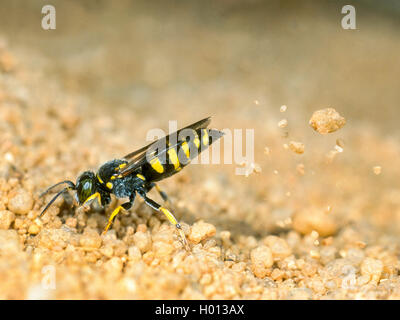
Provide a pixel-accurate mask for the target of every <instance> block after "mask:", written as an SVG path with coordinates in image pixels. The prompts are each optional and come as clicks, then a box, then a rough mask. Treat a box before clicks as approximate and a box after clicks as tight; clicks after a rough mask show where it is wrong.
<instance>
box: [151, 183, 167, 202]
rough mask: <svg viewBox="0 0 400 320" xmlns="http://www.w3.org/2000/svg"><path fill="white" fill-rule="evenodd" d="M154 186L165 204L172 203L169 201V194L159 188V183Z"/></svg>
mask: <svg viewBox="0 0 400 320" xmlns="http://www.w3.org/2000/svg"><path fill="white" fill-rule="evenodd" d="M154 186H155V188H156V190H157V192H158V193H159V194H160V196H161V198H163V200H164V201H165V202H170V201H169V199H168V196H167V194H166V193H165V192H164V191H162V189H161V188H160V186H159V185H158V184H157V183H154Z"/></svg>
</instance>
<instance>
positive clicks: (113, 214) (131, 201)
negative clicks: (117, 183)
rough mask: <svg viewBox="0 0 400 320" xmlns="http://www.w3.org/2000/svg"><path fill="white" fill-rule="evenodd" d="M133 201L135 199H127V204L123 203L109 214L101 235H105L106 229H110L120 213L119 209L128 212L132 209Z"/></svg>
mask: <svg viewBox="0 0 400 320" xmlns="http://www.w3.org/2000/svg"><path fill="white" fill-rule="evenodd" d="M134 200H135V197H134V196H133V197H131V198H130V199H129V201H128V202H125V203H123V204H121V205H120V206H118V207H116V208H115V209H114V211H113V212H112V213H111V215H110V217H109V218H108V223H107V225H106V227H105V228H104V230H103V232H102V235H105V234H106V233H107V231H108V229H109V228H110V227H111V225H112V223H113V220H114V218H115V216H116V215H117V214H118V213H119V212H120V211H121V209H124V210H129V209H130V208H131V207H132V204H133V201H134Z"/></svg>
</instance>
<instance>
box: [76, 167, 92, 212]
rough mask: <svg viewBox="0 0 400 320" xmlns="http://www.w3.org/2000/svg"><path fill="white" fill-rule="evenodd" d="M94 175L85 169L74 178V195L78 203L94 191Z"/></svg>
mask: <svg viewBox="0 0 400 320" xmlns="http://www.w3.org/2000/svg"><path fill="white" fill-rule="evenodd" d="M95 185H96V175H95V174H94V173H93V172H91V171H85V172H84V173H82V174H81V175H80V176H79V177H78V179H77V180H76V195H77V198H78V202H79V204H83V203H84V202H85V201H86V199H87V198H89V197H90V196H91V195H92V194H94V193H95Z"/></svg>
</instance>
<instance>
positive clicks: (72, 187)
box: [39, 180, 75, 198]
mask: <svg viewBox="0 0 400 320" xmlns="http://www.w3.org/2000/svg"><path fill="white" fill-rule="evenodd" d="M64 183H66V184H68V185H69V188H71V189H75V184H74V183H73V182H72V181H70V180H65V181H61V182H59V183H56V184H55V185H52V186H51V187H50V188H48V189H47V190H46V191H44V192H42V193H41V194H40V196H39V198H41V197H43V196H44V195H45V194H47V193H48V192H49V191H50V190H51V189H53V188H55V187H57V186H59V185H60V184H64Z"/></svg>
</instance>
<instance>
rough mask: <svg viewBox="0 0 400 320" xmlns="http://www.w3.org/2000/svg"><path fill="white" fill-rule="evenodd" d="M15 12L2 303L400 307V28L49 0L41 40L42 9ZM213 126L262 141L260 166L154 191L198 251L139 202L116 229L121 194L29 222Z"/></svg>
mask: <svg viewBox="0 0 400 320" xmlns="http://www.w3.org/2000/svg"><path fill="white" fill-rule="evenodd" d="M13 3H14V4H11V2H10V3H9V4H8V8H7V6H6V8H5V10H4V11H3V12H2V13H1V19H0V21H2V22H1V29H0V30H1V33H0V36H1V37H0V40H1V41H0V298H1V299H26V298H30V299H398V298H400V279H399V268H400V264H399V263H400V261H399V249H400V248H399V240H400V239H399V236H398V234H399V229H400V228H399V226H400V185H399V181H400V166H399V159H400V143H399V129H398V119H399V116H400V114H399V108H398V101H400V93H399V90H398V88H397V87H396V85H395V82H396V81H397V80H398V74H399V72H400V65H399V61H398V57H397V53H398V52H399V51H400V44H399V41H398V36H399V32H400V29H399V24H398V22H396V19H394V18H393V16H391V15H390V14H389V13H387V12H386V11H374V10H372V9H371V8H369V7H368V6H363V7H361V8H360V10H359V13H358V16H359V30H357V31H344V30H343V29H341V27H340V23H339V21H340V18H341V15H340V6H339V5H337V6H333V5H332V4H330V5H328V4H325V5H324V6H320V7H315V6H313V4H312V3H311V2H305V3H304V4H303V5H302V6H299V5H297V4H296V3H297V2H287V3H285V4H282V3H281V4H279V3H278V2H270V3H269V4H268V5H266V4H262V3H261V2H259V1H242V2H240V1H223V2H221V3H220V4H219V5H212V4H209V5H208V6H204V7H203V6H202V7H200V6H199V5H196V4H193V3H192V4H190V5H189V4H188V5H178V4H175V6H171V7H167V6H163V5H162V4H161V3H158V2H155V3H154V4H152V5H150V4H145V2H134V3H130V2H121V3H120V5H119V6H118V7H113V8H111V7H109V6H108V5H107V4H106V3H104V2H101V1H100V2H97V5H86V6H84V5H81V4H79V3H78V2H76V1H71V2H68V5H67V4H65V2H64V3H61V2H57V1H56V2H55V5H56V8H57V15H58V25H57V30H56V31H54V33H50V32H53V31H49V32H47V31H46V32H45V31H43V30H41V29H40V23H38V22H37V19H38V14H37V12H40V6H41V5H40V3H37V2H35V1H32V2H30V5H28V6H26V7H21V8H20V7H18V5H15V3H17V4H18V2H13ZM365 3H367V1H366V2H365ZM38 8H39V9H38ZM338 8H339V9H338ZM35 10H36V11H37V10H39V11H37V12H36V11H35ZM35 12H36V13H35ZM66 12H68V14H67V13H66ZM391 14H392V15H396V12H395V11H393V10H392V12H391ZM397 17H398V16H397ZM397 20H398V19H397ZM36 24H37V25H36ZM282 105H285V106H286V108H282V107H281V106H282ZM327 107H332V108H334V109H335V110H336V111H337V112H339V113H340V115H341V116H343V117H344V118H345V119H346V124H345V125H344V126H343V127H342V128H340V129H338V130H337V131H335V132H332V133H327V134H320V133H318V132H316V131H315V130H313V128H312V127H311V126H310V125H309V120H310V118H311V116H312V114H313V112H314V111H317V110H321V109H324V108H327ZM208 115H212V117H213V121H212V125H211V126H212V127H215V128H218V129H224V128H228V129H231V130H233V129H243V130H244V129H254V132H255V144H254V146H255V163H256V164H255V168H256V170H255V171H257V172H253V173H251V174H250V175H249V176H248V177H246V176H242V175H236V174H235V169H236V168H237V167H239V165H238V164H235V163H234V164H232V165H227V164H219V165H195V164H194V165H191V166H189V167H187V168H185V169H184V170H183V171H182V172H180V173H179V174H178V175H176V176H174V177H171V178H169V179H168V180H165V181H163V182H161V183H160V185H161V187H162V188H163V189H164V190H165V191H166V192H167V193H168V195H169V197H170V199H171V203H170V204H168V205H167V206H168V207H169V208H170V209H171V210H172V211H173V212H174V213H175V215H176V216H177V217H178V218H179V220H180V221H181V222H182V224H183V226H184V230H185V233H186V235H187V238H188V240H189V243H190V250H189V251H187V250H185V249H184V248H183V247H182V244H181V243H180V241H179V238H178V235H177V234H176V232H175V230H174V228H173V227H172V226H171V225H170V224H169V223H168V221H167V220H166V219H165V218H164V217H163V216H162V215H161V214H158V213H154V212H153V211H152V210H151V209H149V208H148V207H147V206H146V205H145V204H144V203H143V202H142V201H141V200H140V199H137V201H136V203H135V206H134V207H133V208H132V209H131V210H129V212H125V213H122V214H120V215H119V216H118V217H117V219H116V220H115V222H114V225H113V227H112V229H111V230H110V231H109V232H108V233H107V234H106V235H105V236H101V231H102V229H103V228H104V226H105V224H106V222H107V217H108V215H109V214H110V213H111V211H112V209H113V208H114V207H115V205H116V201H113V203H112V204H111V206H110V207H107V208H105V209H102V208H98V207H96V206H93V207H92V208H90V209H85V208H82V207H81V208H79V207H77V206H76V205H75V204H74V202H73V197H72V194H71V196H68V195H66V196H65V197H64V198H59V199H58V200H57V201H56V202H55V204H54V206H52V207H51V208H50V209H49V210H48V212H47V213H46V214H45V215H44V216H43V218H42V219H41V220H39V219H38V215H39V213H40V211H41V210H42V209H43V207H44V205H45V204H46V203H47V202H48V201H49V200H50V199H51V197H52V195H53V194H49V195H48V196H46V197H44V198H43V199H41V198H39V194H40V193H41V192H42V191H43V190H45V189H46V187H48V186H49V185H52V184H54V183H56V182H58V181H61V180H65V179H71V180H73V181H75V179H76V177H77V176H78V175H79V173H80V172H82V171H84V170H87V169H93V170H95V169H96V168H97V167H98V166H100V165H101V164H102V163H104V162H105V161H107V160H110V159H113V158H118V157H121V156H122V155H124V154H127V153H129V152H131V151H132V150H134V149H136V148H139V147H141V146H143V145H144V144H146V134H147V132H148V130H150V129H153V128H161V129H163V130H165V131H168V120H177V121H178V126H179V127H181V126H184V125H187V124H190V123H192V122H195V121H197V120H199V119H201V118H203V117H205V116H208ZM282 120H286V121H282ZM150 194H151V197H152V198H153V199H155V200H157V201H159V202H161V199H160V197H159V195H158V194H157V193H156V192H155V191H152V192H151V193H150Z"/></svg>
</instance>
